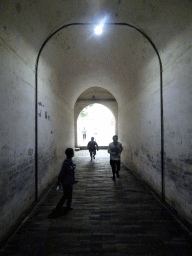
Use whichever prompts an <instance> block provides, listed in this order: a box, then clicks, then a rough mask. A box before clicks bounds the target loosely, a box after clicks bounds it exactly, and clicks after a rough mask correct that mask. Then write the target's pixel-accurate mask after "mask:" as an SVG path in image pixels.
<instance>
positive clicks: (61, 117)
mask: <svg viewBox="0 0 192 256" xmlns="http://www.w3.org/2000/svg"><path fill="white" fill-rule="evenodd" d="M6 32H7V31H6ZM8 33H9V37H6V33H5V35H3V34H1V38H0V40H1V44H0V51H1V52H0V54H1V63H0V65H1V75H0V107H1V128H0V139H1V146H0V157H1V162H0V216H1V220H0V221H1V223H0V230H1V234H0V240H1V243H3V241H4V240H5V239H6V238H7V237H8V236H9V234H10V232H12V231H13V230H14V228H15V227H16V226H17V225H18V224H19V223H20V221H21V220H23V218H24V217H25V216H26V214H27V213H28V211H29V209H31V207H32V206H33V205H34V203H35V201H36V196H35V195H36V191H37V192H38V198H40V197H41V196H42V195H43V194H44V192H45V191H46V190H47V187H48V186H49V185H50V184H51V183H52V182H53V181H54V179H55V178H56V176H57V175H58V172H59V170H60V167H61V164H62V161H63V160H64V158H65V154H64V151H65V149H66V147H74V138H73V134H74V116H73V109H70V108H69V107H68V106H67V105H66V104H65V103H64V101H63V100H62V99H61V98H59V93H58V92H55V91H53V87H51V84H52V83H54V86H56V85H57V81H56V78H55V76H54V71H53V70H52V67H51V66H49V65H48V64H47V63H46V62H45V61H43V59H41V58H40V63H39V70H38V187H37V190H36V178H35V177H36V175H35V115H36V113H35V63H36V58H37V55H38V51H35V49H34V48H32V47H31V45H30V44H29V43H28V42H27V41H25V40H23V38H22V35H20V34H19V31H17V30H16V29H15V30H14V31H11V30H9V32H8ZM3 36H4V37H3ZM41 60H42V61H41ZM50 74H51V77H50Z"/></svg>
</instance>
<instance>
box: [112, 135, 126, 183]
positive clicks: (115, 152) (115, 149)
mask: <svg viewBox="0 0 192 256" xmlns="http://www.w3.org/2000/svg"><path fill="white" fill-rule="evenodd" d="M122 151H123V147H122V144H121V143H120V142H118V136H117V135H114V136H113V142H112V143H110V144H109V147H108V153H109V154H110V165H111V167H112V173H113V180H115V174H116V176H117V178H119V171H120V158H121V152H122Z"/></svg>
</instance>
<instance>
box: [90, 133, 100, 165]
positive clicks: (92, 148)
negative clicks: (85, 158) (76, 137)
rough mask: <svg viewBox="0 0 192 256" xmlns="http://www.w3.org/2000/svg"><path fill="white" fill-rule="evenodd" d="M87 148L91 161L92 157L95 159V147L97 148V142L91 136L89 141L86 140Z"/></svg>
mask: <svg viewBox="0 0 192 256" xmlns="http://www.w3.org/2000/svg"><path fill="white" fill-rule="evenodd" d="M87 148H88V149H89V152H90V157H91V161H92V159H95V155H96V149H97V151H98V150H99V147H98V144H97V142H96V141H94V137H91V141H89V142H88V144H87Z"/></svg>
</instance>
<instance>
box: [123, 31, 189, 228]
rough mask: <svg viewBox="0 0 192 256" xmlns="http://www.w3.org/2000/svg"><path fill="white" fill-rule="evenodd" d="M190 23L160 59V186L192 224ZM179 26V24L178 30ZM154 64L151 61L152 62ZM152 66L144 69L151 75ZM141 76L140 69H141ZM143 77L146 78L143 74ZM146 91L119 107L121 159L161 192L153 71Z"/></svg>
mask: <svg viewBox="0 0 192 256" xmlns="http://www.w3.org/2000/svg"><path fill="white" fill-rule="evenodd" d="M190 30H191V27H190V26H188V27H186V29H185V31H183V32H182V34H181V35H179V34H178V35H177V38H176V39H175V40H172V41H171V42H170V43H169V44H168V45H166V47H165V48H164V49H163V50H162V51H160V54H161V58H162V63H163V111H164V117H163V121H164V122H163V124H164V138H163V139H164V182H165V183H164V191H165V201H166V202H167V203H168V204H169V205H170V206H171V208H172V209H173V210H174V212H175V213H177V214H178V216H179V217H180V218H181V219H182V220H183V221H184V222H186V224H189V225H190V226H191V224H192V214H191V213H192V200H191V194H192V186H191V184H192V161H191V159H192V154H191V143H192V139H191V138H192V137H191V127H192V118H191V116H192V101H191V95H192V82H191V81H192V75H191V72H190V70H191V65H192V64H191V58H190V56H191V54H192V52H191V51H192V50H191V44H190V37H189V35H190ZM178 31H179V29H178ZM151 69H152V65H151ZM151 74H152V70H151V72H150V69H149V70H148V72H147V73H146V75H148V76H149V77H151ZM143 76H144V74H143ZM143 80H145V77H144V79H143ZM146 88H148V89H146V90H144V91H142V92H140V93H139V95H137V96H136V97H135V98H134V100H132V101H131V102H128V103H127V104H126V106H124V107H123V108H121V109H120V110H119V132H120V139H121V140H122V141H123V144H124V153H123V161H124V162H125V163H126V164H127V165H128V167H129V168H130V169H131V170H133V171H134V172H136V173H137V174H139V175H140V176H141V177H142V178H143V179H144V180H145V181H146V182H147V183H148V184H149V185H150V186H151V187H152V188H153V189H154V190H155V191H156V192H157V193H158V194H159V195H160V196H162V194H161V189H162V187H161V181H162V180H161V163H160V155H161V154H160V150H161V147H160V126H161V125H160V102H159V99H160V90H159V88H160V83H159V76H158V75H157V76H156V78H155V79H154V80H152V81H151V82H150V81H148V82H147V81H146Z"/></svg>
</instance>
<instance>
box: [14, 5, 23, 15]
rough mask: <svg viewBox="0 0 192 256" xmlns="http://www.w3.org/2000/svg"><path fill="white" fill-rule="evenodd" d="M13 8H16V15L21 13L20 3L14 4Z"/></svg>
mask: <svg viewBox="0 0 192 256" xmlns="http://www.w3.org/2000/svg"><path fill="white" fill-rule="evenodd" d="M15 8H16V10H17V12H18V13H20V12H21V9H22V8H21V5H20V3H16V5H15Z"/></svg>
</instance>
